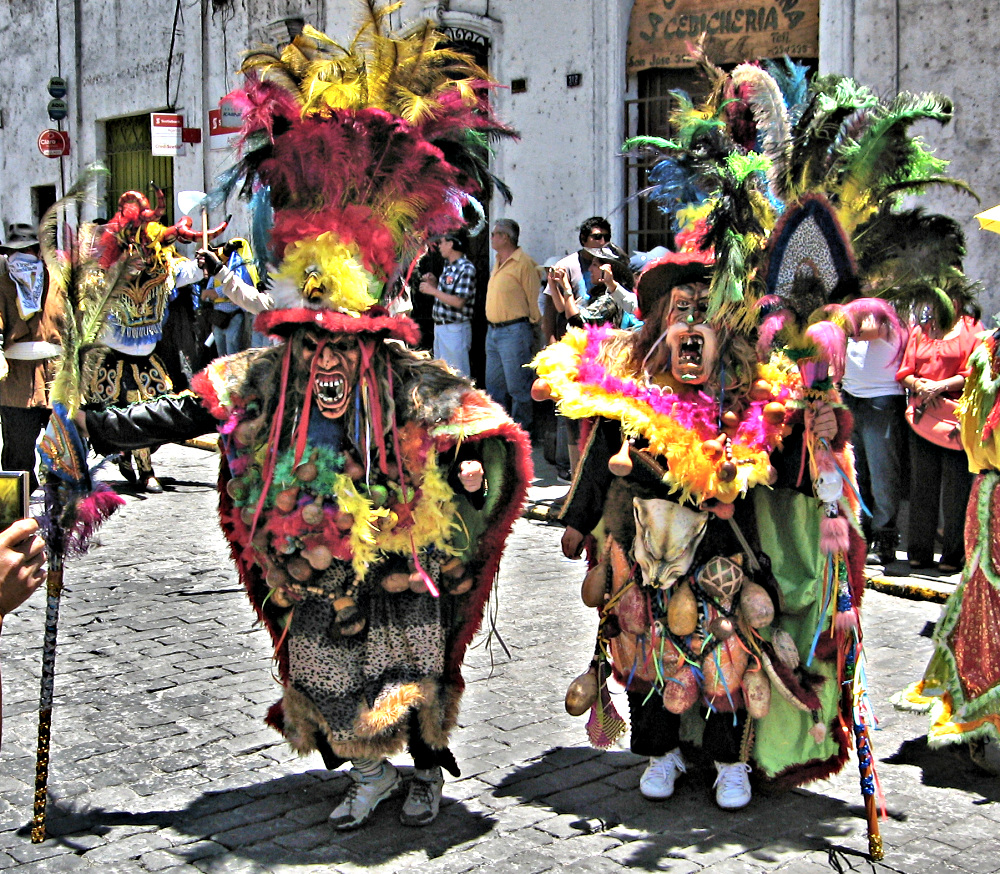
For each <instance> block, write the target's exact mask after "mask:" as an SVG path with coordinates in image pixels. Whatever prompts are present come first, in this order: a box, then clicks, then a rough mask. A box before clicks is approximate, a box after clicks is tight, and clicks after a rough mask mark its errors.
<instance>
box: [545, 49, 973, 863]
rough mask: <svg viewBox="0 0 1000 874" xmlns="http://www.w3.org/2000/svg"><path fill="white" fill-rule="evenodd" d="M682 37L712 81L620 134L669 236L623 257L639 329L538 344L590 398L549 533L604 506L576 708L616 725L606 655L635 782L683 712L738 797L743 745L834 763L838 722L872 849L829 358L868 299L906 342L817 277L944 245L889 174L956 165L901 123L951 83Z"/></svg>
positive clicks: (673, 734)
mask: <svg viewBox="0 0 1000 874" xmlns="http://www.w3.org/2000/svg"><path fill="white" fill-rule="evenodd" d="M696 59H697V60H698V62H699V63H700V64H701V65H702V67H703V69H704V70H705V72H706V73H707V75H708V76H709V78H710V80H711V81H710V85H711V88H710V92H711V96H710V97H709V98H708V100H707V101H706V102H705V103H704V104H703V105H701V106H697V107H696V106H694V105H693V104H692V103H691V102H690V100H688V99H687V97H686V95H683V94H678V95H677V97H678V109H677V111H676V112H675V114H674V116H673V118H672V122H673V124H672V129H673V130H674V131H675V136H674V137H673V139H671V140H669V141H668V140H660V139H656V138H641V139H638V140H633V141H630V142H629V143H627V144H626V148H627V149H637V150H639V151H641V152H644V153H646V156H647V157H648V153H649V152H650V151H652V152H653V153H654V154H655V155H657V156H658V157H659V160H658V161H657V163H656V164H655V166H654V167H653V170H652V171H651V177H650V178H651V180H652V181H653V182H654V183H655V184H654V187H653V188H652V189H651V192H650V193H651V196H652V197H653V199H654V200H655V201H656V202H657V203H658V204H659V205H660V206H661V208H662V209H663V210H664V211H665V212H667V214H669V215H671V216H672V217H673V219H674V229H675V231H676V232H679V233H678V240H679V242H680V243H681V244H682V245H681V249H682V251H681V252H678V253H672V254H669V255H667V256H664V258H662V259H661V260H660V262H659V263H654V264H653V265H651V266H650V267H649V268H647V270H646V271H645V272H644V274H643V275H642V276H641V277H640V280H639V285H638V294H639V300H640V309H641V312H642V316H643V317H644V318H645V319H646V326H645V327H644V328H643V329H642V331H640V332H639V333H637V334H635V335H634V336H633V337H627V336H623V335H621V334H617V333H614V332H607V331H594V330H590V331H587V332H581V331H571V332H569V334H568V336H567V338H566V340H564V341H563V342H562V343H561V344H556V345H555V346H552V347H549V348H548V349H546V350H544V351H543V352H542V353H541V354H540V355H539V357H538V359H536V367H537V371H538V380H537V381H536V385H535V394H536V396H537V397H543V396H549V397H554V398H555V399H556V401H557V403H558V405H559V409H560V412H561V413H562V414H563V415H566V416H573V417H576V418H581V419H585V420H587V419H590V418H595V417H596V418H595V423H594V424H593V425H592V427H590V431H589V437H588V438H587V443H586V444H585V452H586V456H587V460H586V461H585V462H584V464H583V465H582V467H581V473H580V475H579V477H578V478H577V481H576V482H575V484H574V487H573V492H571V495H570V498H569V499H568V502H567V505H566V508H565V510H564V513H565V519H566V521H567V523H568V527H567V532H566V535H565V537H564V541H563V549H564V552H565V553H566V554H568V555H576V554H578V553H579V552H580V549H581V547H582V546H583V545H585V544H586V535H588V534H589V533H591V532H592V531H593V529H594V526H595V525H596V523H597V522H598V520H599V519H600V520H602V521H603V522H604V529H603V533H602V534H601V540H600V541H599V542H593V543H591V544H590V546H591V557H592V563H593V567H592V570H591V572H590V573H589V574H588V576H587V578H586V580H585V583H584V588H583V592H582V594H583V597H584V600H585V602H586V603H588V604H590V605H592V606H595V607H597V608H599V610H600V616H601V620H600V625H599V632H598V641H597V647H596V654H595V658H594V661H593V663H592V665H591V668H590V669H589V671H588V672H587V673H586V674H584V675H582V676H581V677H580V678H578V679H577V680H576V681H574V683H573V685H572V686H571V687H570V691H569V693H568V694H567V709H569V710H570V712H571V713H580V714H582V713H585V712H586V711H587V710H588V709H590V710H591V721H590V724H589V725H588V729H589V733H590V736H591V740H592V741H593V742H594V743H596V744H597V745H599V746H607V745H609V744H610V743H611V742H613V740H614V739H615V737H616V736H617V735H618V734H620V733H621V732H622V731H623V730H624V728H625V722H624V720H622V719H621V718H620V717H618V715H617V713H615V712H614V708H613V706H612V704H611V699H610V696H609V695H608V692H607V687H606V680H607V675H608V673H609V670H608V666H609V665H610V670H611V671H613V672H614V674H615V676H616V677H617V678H618V679H619V680H620V681H621V682H622V683H623V684H624V685H625V686H626V689H627V691H628V692H629V703H630V710H631V714H630V715H631V717H632V743H633V747H634V748H635V749H638V750H640V751H641V752H644V753H646V754H648V755H650V765H649V768H648V769H647V771H646V773H645V774H644V775H643V778H642V781H641V784H640V788H641V790H642V791H643V793H644V794H646V795H648V796H650V797H653V798H666V797H669V795H670V794H671V793H672V791H673V783H674V780H675V779H676V777H677V775H678V774H679V773H682V772H683V770H684V768H686V766H687V765H686V761H685V759H684V757H683V756H682V754H681V753H680V751H679V750H678V749H677V742H678V738H684V737H685V736H687V735H686V734H685V728H686V727H687V728H690V729H691V736H692V737H693V736H695V735H702V736H703V744H704V746H705V747H706V748H707V749H708V751H710V752H711V753H712V755H713V756H714V757H716V762H717V766H718V778H719V779H718V781H717V784H716V786H717V793H716V798H717V801H718V802H719V803H720V806H723V807H726V808H737V807H741V806H743V805H744V804H746V803H747V802H748V801H749V800H750V787H749V782H748V780H747V771H748V769H749V767H751V765H750V763H751V762H753V766H752V767H754V770H755V772H756V774H757V776H758V777H759V778H763V779H767V780H770V781H772V782H775V783H777V784H779V785H795V784H798V783H802V782H805V781H807V780H810V779H816V778H819V777H822V776H826V775H829V774H831V773H834V772H836V771H838V770H839V769H840V768H841V767H842V766H843V763H844V762H845V761H846V758H847V753H848V749H849V748H850V747H851V746H852V745H854V746H856V748H857V749H858V757H859V767H860V769H861V789H862V793H863V795H864V797H865V802H866V812H867V816H868V825H869V838H870V839H869V849H870V852H871V855H872V857H873V858H881V855H882V848H881V839H880V838H879V836H878V822H877V815H876V811H875V808H876V805H875V797H876V795H877V791H878V790H877V787H876V781H875V778H874V765H873V760H872V755H871V749H870V744H869V739H868V730H869V728H870V727H871V726H872V725H873V724H874V717H873V715H872V714H871V712H870V706H869V705H868V701H867V694H866V692H865V683H864V679H865V678H864V660H863V650H862V648H861V634H860V624H859V612H858V611H859V607H860V598H861V595H862V593H863V586H864V578H863V561H864V553H865V550H864V541H863V539H862V537H861V536H860V533H859V526H858V520H857V512H858V510H859V502H858V499H857V496H856V488H855V484H854V475H853V469H852V459H851V455H850V452H849V449H848V447H847V446H846V445H845V441H846V439H847V436H848V435H849V433H850V417H849V415H848V414H847V412H846V410H843V409H842V408H841V405H840V403H839V398H838V395H837V392H836V390H835V388H834V383H835V382H836V381H837V379H839V377H840V375H841V374H842V372H843V361H844V356H845V353H846V338H847V336H848V335H853V334H856V333H857V331H858V330H859V327H860V325H861V324H862V323H863V322H865V320H868V321H869V322H871V321H874V323H875V324H876V325H881V326H884V329H885V331H886V332H887V335H889V336H892V337H894V338H895V342H897V343H900V342H901V338H902V330H901V326H900V324H899V321H898V319H897V318H896V316H895V313H894V311H893V309H892V307H891V306H889V305H888V304H887V303H886V302H885V301H882V300H874V299H870V298H860V299H858V300H853V302H852V303H850V304H844V305H837V304H835V303H833V301H836V300H838V299H840V298H842V297H847V298H855V297H857V291H858V287H859V284H863V286H864V288H865V289H866V291H869V290H871V291H873V292H877V293H880V294H882V293H884V290H885V289H888V288H893V287H898V286H906V285H907V283H908V282H909V280H910V279H911V278H912V276H910V273H912V272H913V271H914V270H916V271H917V272H918V273H920V274H922V273H924V272H926V273H933V272H934V270H936V269H938V268H939V267H940V266H941V262H940V261H935V260H934V258H933V257H932V256H933V254H935V250H932V252H931V254H930V255H927V256H926V257H925V258H924V260H923V261H918V260H917V259H915V258H914V257H913V252H912V251H911V252H910V256H909V257H907V256H905V255H904V254H902V253H901V247H902V244H901V243H900V242H899V241H900V240H906V241H907V242H913V243H915V244H916V245H917V246H918V251H920V252H921V254H923V251H924V250H923V249H919V246H920V243H921V242H922V241H925V240H926V239H927V237H928V235H927V233H926V227H927V226H928V223H927V222H922V219H923V216H922V215H921V214H920V213H919V211H914V210H911V211H904V212H900V211H899V210H897V209H896V208H895V207H896V198H897V197H898V192H899V191H900V190H911V189H913V190H919V189H921V188H923V187H926V186H927V185H928V184H930V183H932V182H937V181H945V182H951V180H945V179H943V177H940V176H939V172H940V170H941V169H942V168H943V167H944V162H940V161H937V159H934V158H932V157H931V156H930V155H929V154H928V153H927V151H926V149H925V148H924V147H923V145H922V144H921V143H920V141H919V140H913V139H910V138H909V137H908V136H907V133H906V132H907V130H908V128H909V125H911V124H912V123H913V122H914V121H915V120H917V119H918V118H933V119H937V120H940V121H945V120H947V118H948V117H950V112H951V104H950V102H949V101H947V99H945V98H941V97H939V96H937V95H917V96H914V95H900V96H899V97H898V98H896V99H895V100H893V101H890V102H886V103H880V102H879V100H878V99H877V98H876V97H875V95H873V94H872V93H871V92H870V91H869V90H868V89H866V88H864V87H862V86H859V85H858V84H857V83H855V82H853V81H851V80H849V79H844V78H842V77H833V76H828V77H817V78H816V79H814V80H813V81H812V82H811V83H808V82H807V81H806V79H805V71H804V69H803V68H801V67H798V66H797V65H794V64H791V63H790V62H788V63H787V64H786V65H785V66H781V65H776V64H773V63H770V62H764V64H763V65H762V66H759V65H756V64H743V65H740V66H738V67H737V68H736V69H735V70H734V71H733V72H732V74H728V75H727V74H726V73H724V72H722V71H721V70H719V69H718V68H716V67H714V66H712V65H711V64H709V63H708V62H707V61H706V60H705V59H704V57H703V56H701V55H700V53H698V54H697V55H696ZM848 128H849V131H850V136H847V135H842V134H843V133H844V131H846V130H847V129H848ZM922 230H923V231H924V233H921V231H922ZM893 239H895V242H894V243H893V244H891V245H885V243H886V241H887V240H893ZM944 248H946V249H948V251H947V252H944V253H937V254H939V255H940V258H941V259H942V260H943V261H944V262H945V263H948V262H949V261H950V260H951V259H952V257H953V255H954V252H953V251H952V250H951V249H950V248H948V247H944ZM706 284H707V287H706ZM651 326H652V327H651ZM758 326H759V330H758ZM755 341H756V345H757V355H756V357H755V356H754V355H753V354H748V353H747V351H746V349H747V347H749V346H750V345H752V344H753V343H754V342H755ZM619 447H620V448H619ZM602 464H606V466H607V468H608V471H609V472H610V474H611V477H610V478H609V477H608V475H607V473H601V472H600V470H601V466H602ZM590 477H595V478H597V479H598V481H599V482H600V481H602V480H603V481H606V482H608V483H609V486H608V491H607V497H606V499H605V497H604V494H603V493H601V492H600V489H599V488H598V490H597V491H596V492H594V494H593V495H591V497H590V500H591V502H592V505H591V506H589V507H588V506H587V500H588V499H587V498H578V497H577V496H576V495H577V494H578V493H580V491H581V490H584V492H585V493H587V492H589V491H590V490H591V489H592V485H591V484H590V483H588V478H590ZM751 490H752V491H751ZM578 526H579V527H578ZM706 707H707V708H708V710H709V711H711V713H710V715H709V717H708V720H707V722H706V720H705V719H704V718H703V717H702V711H703V710H704V708H706ZM744 711H745V712H746V714H747V715H748V716H749V717H752V719H747V720H746V721H745V722H744V717H743V715H742V714H743V712H744ZM727 713H728V714H735V716H734V715H729V716H725V715H724V714H727ZM692 716H695V717H697V718H694V719H692V718H691V717H692Z"/></svg>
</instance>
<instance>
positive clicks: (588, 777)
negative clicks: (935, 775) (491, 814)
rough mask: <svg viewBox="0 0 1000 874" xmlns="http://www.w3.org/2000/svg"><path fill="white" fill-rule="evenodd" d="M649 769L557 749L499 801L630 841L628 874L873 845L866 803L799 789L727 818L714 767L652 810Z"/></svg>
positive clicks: (506, 784) (619, 754)
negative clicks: (676, 864) (645, 791)
mask: <svg viewBox="0 0 1000 874" xmlns="http://www.w3.org/2000/svg"><path fill="white" fill-rule="evenodd" d="M645 765H646V760H645V759H644V758H640V757H638V756H636V755H633V754H632V753H629V752H625V751H623V750H614V751H610V752H603V753H602V752H600V751H598V750H594V749H590V748H583V747H573V748H557V749H553V750H550V751H549V752H547V753H546V754H544V755H543V756H541V757H539V758H538V759H536V760H533V761H532V762H530V763H528V764H526V765H524V766H523V767H518V768H516V769H514V770H512V771H511V772H509V773H508V775H507V777H506V778H505V779H504V780H503V781H502V782H501V783H500V784H499V785H498V786H497V788H496V792H495V794H496V796H497V797H498V798H503V797H510V798H518V799H520V801H521V803H523V804H530V805H533V806H536V807H543V808H547V809H549V810H551V811H553V812H555V813H557V814H563V815H564V817H563V819H564V823H565V826H566V827H567V830H572V831H576V832H578V833H579V834H595V835H596V834H599V833H602V834H605V835H607V836H608V837H609V838H615V839H617V840H621V841H624V842H625V847H623V848H622V849H624V850H625V852H622V853H620V854H619V855H618V856H617V858H616V861H618V863H619V864H621V865H624V866H626V867H628V868H637V869H641V870H647V871H648V870H658V869H664V868H667V867H669V866H670V864H671V862H672V861H673V860H680V859H684V860H688V861H695V860H696V861H697V862H698V864H700V865H708V864H710V863H711V861H713V860H715V859H723V858H728V857H731V856H735V855H737V854H744V853H745V854H746V855H745V856H743V855H741V859H746V860H748V861H750V862H751V863H753V862H754V861H758V862H759V863H760V864H761V865H762V866H769V865H773V864H779V863H780V862H781V861H782V860H784V859H785V858H791V854H801V853H802V852H803V851H805V852H809V851H820V852H828V853H831V854H833V855H837V856H852V857H853V856H859V855H864V854H861V853H859V849H858V848H859V847H861V846H862V843H863V842H864V845H865V847H867V843H866V841H865V838H864V834H865V822H864V808H863V805H862V803H861V799H860V795H859V797H858V802H857V803H856V804H853V803H852V804H848V803H845V802H843V801H841V800H839V799H836V798H830V797H827V796H824V795H820V794H817V793H813V792H808V791H805V790H801V789H796V790H792V791H790V792H783V793H777V794H775V793H772V794H767V795H765V794H764V793H762V792H758V791H756V790H755V794H754V798H753V800H752V801H751V803H750V805H749V806H748V807H747V808H745V809H743V810H740V811H731V812H728V811H722V810H720V809H719V808H718V807H717V806H716V805H715V802H714V794H713V791H712V782H713V780H714V778H715V771H714V769H712V768H711V766H709V768H710V770H705V769H704V768H701V767H696V766H694V765H691V766H689V768H688V772H687V774H686V775H684V776H682V777H681V778H680V779H679V780H678V782H677V787H676V790H675V792H674V795H673V797H671V798H670V799H669V800H667V801H662V802H654V801H649V800H647V799H645V798H643V797H642V795H640V793H639V789H638V786H639V777H640V776H641V774H642V771H643V769H644V768H645ZM838 839H839V840H840V841H845V840H848V839H850V840H849V843H846V844H845V843H840V842H838ZM851 845H856V846H854V847H852V846H851Z"/></svg>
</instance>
